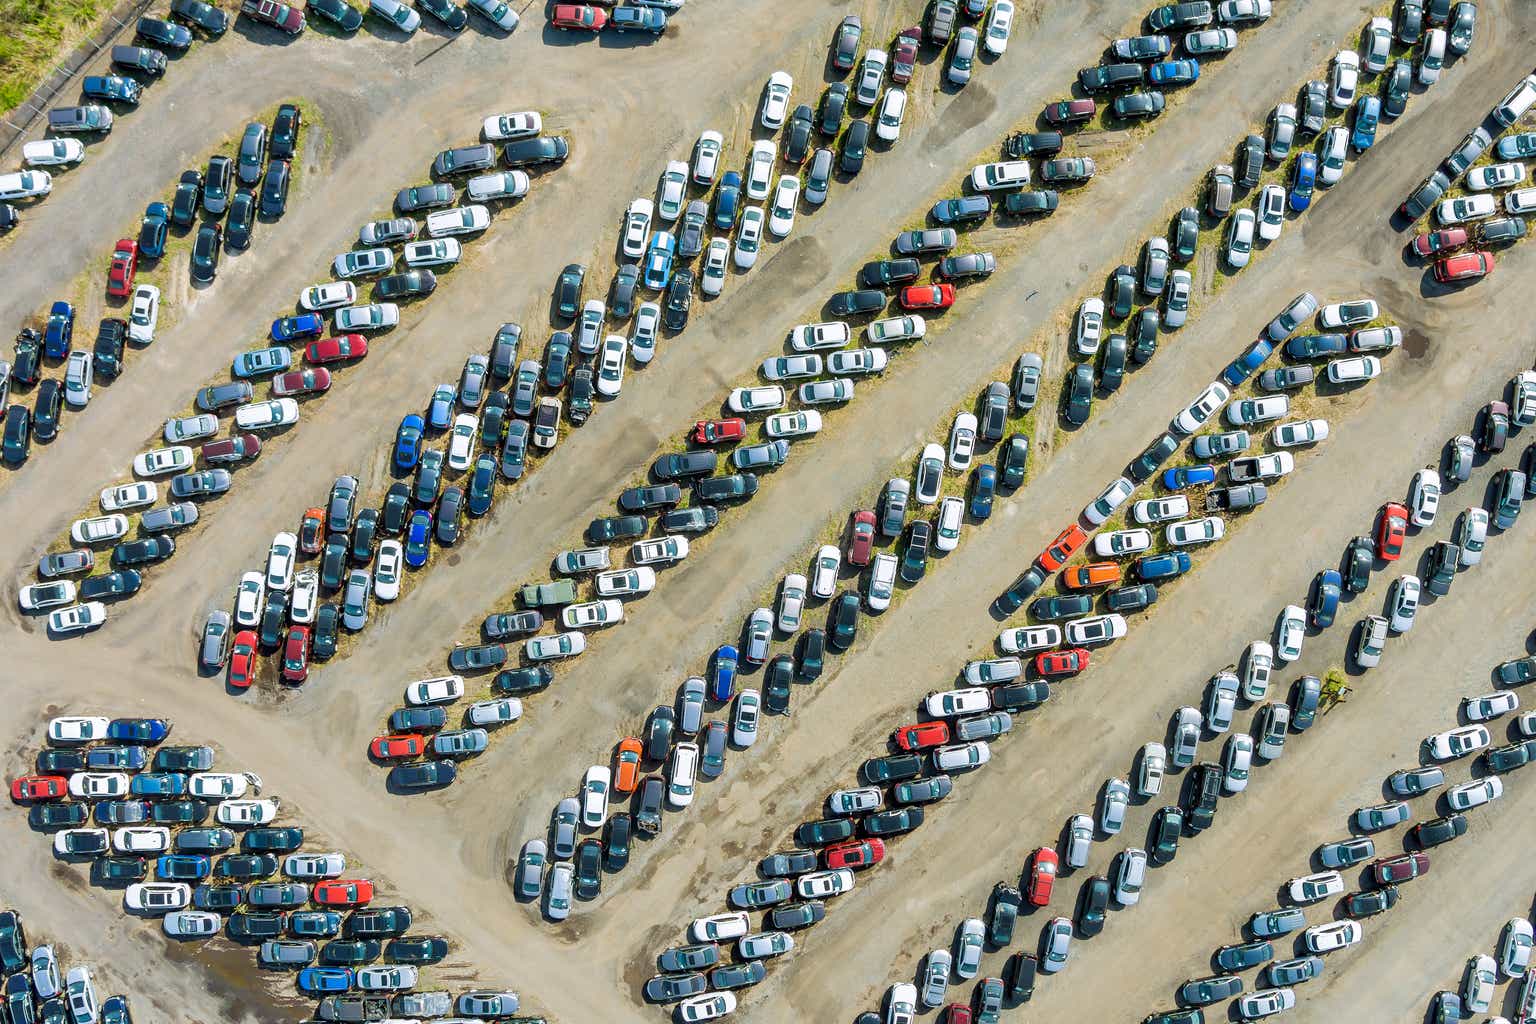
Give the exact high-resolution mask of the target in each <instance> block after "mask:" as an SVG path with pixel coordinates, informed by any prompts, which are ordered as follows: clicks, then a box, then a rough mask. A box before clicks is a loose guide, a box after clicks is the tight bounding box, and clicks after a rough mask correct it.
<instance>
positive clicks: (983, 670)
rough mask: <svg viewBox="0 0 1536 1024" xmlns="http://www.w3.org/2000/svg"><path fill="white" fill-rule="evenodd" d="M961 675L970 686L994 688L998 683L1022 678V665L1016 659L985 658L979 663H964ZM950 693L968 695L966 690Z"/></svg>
mask: <svg viewBox="0 0 1536 1024" xmlns="http://www.w3.org/2000/svg"><path fill="white" fill-rule="evenodd" d="M963 674H964V677H965V681H966V682H968V683H970V684H971V685H972V686H996V685H997V684H999V683H1011V682H1013V681H1014V680H1016V679H1022V678H1024V663H1023V662H1022V661H1020V660H1019V659H1018V658H985V659H982V660H979V661H968V662H966V663H965V669H964V673H963ZM952 692H954V693H958V694H962V695H965V694H968V693H969V691H967V690H955V691H952ZM972 696H974V695H972Z"/></svg>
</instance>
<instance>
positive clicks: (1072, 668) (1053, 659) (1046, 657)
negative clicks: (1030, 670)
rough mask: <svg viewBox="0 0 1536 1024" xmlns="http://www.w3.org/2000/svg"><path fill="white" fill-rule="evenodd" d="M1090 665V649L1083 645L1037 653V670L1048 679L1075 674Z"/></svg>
mask: <svg viewBox="0 0 1536 1024" xmlns="http://www.w3.org/2000/svg"><path fill="white" fill-rule="evenodd" d="M1087 667H1088V651H1087V649H1086V648H1082V647H1068V648H1067V649H1066V650H1064V651H1044V652H1042V653H1040V654H1037V655H1035V671H1036V672H1038V673H1040V675H1042V676H1044V677H1045V678H1046V679H1061V678H1063V677H1065V676H1075V675H1077V674H1078V673H1079V672H1081V671H1082V670H1083V669H1085V668H1087Z"/></svg>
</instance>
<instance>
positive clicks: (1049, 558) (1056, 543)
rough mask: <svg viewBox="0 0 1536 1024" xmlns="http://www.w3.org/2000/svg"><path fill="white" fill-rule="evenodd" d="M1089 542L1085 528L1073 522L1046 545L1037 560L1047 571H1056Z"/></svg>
mask: <svg viewBox="0 0 1536 1024" xmlns="http://www.w3.org/2000/svg"><path fill="white" fill-rule="evenodd" d="M1086 543H1088V535H1087V534H1086V533H1084V532H1083V528H1082V527H1081V526H1078V525H1077V524H1076V523H1073V524H1072V525H1071V526H1069V527H1067V528H1066V529H1065V530H1062V531H1061V532H1060V533H1058V534H1057V535H1056V539H1055V540H1053V541H1051V542H1050V544H1048V545H1046V548H1045V550H1044V551H1042V552H1040V556H1039V557H1038V558H1036V559H1035V561H1037V562H1039V563H1040V568H1042V569H1044V570H1045V571H1046V572H1055V571H1056V570H1057V569H1060V568H1061V567H1062V566H1063V565H1065V564H1066V563H1067V559H1069V558H1071V557H1072V556H1073V555H1075V554H1077V551H1078V549H1079V548H1081V547H1082V546H1083V545H1084V544H1086Z"/></svg>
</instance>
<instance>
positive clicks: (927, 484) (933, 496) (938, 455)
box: [912, 442, 944, 505]
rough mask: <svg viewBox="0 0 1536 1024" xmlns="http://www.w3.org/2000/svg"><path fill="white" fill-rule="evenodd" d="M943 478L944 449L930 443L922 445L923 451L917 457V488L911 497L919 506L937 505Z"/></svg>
mask: <svg viewBox="0 0 1536 1024" xmlns="http://www.w3.org/2000/svg"><path fill="white" fill-rule="evenodd" d="M943 476H944V449H943V448H942V447H940V446H939V445H936V444H933V443H931V442H930V443H928V444H925V445H923V450H922V452H921V453H920V454H919V455H918V457H917V486H916V487H914V488H913V491H912V496H913V498H914V499H915V500H916V501H917V503H918V504H919V505H933V504H937V503H938V500H939V489H940V487H941V486H942V485H943V482H944V481H943Z"/></svg>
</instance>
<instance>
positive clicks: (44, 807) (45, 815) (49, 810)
mask: <svg viewBox="0 0 1536 1024" xmlns="http://www.w3.org/2000/svg"><path fill="white" fill-rule="evenodd" d="M89 818H90V811H88V810H87V809H86V807H85V805H84V804H37V805H35V806H33V807H32V808H31V809H30V810H29V811H27V825H28V827H30V828H33V829H36V830H38V831H40V832H46V831H49V830H51V829H58V828H78V827H79V826H81V825H84V824H85V823H86V821H87V820H89Z"/></svg>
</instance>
